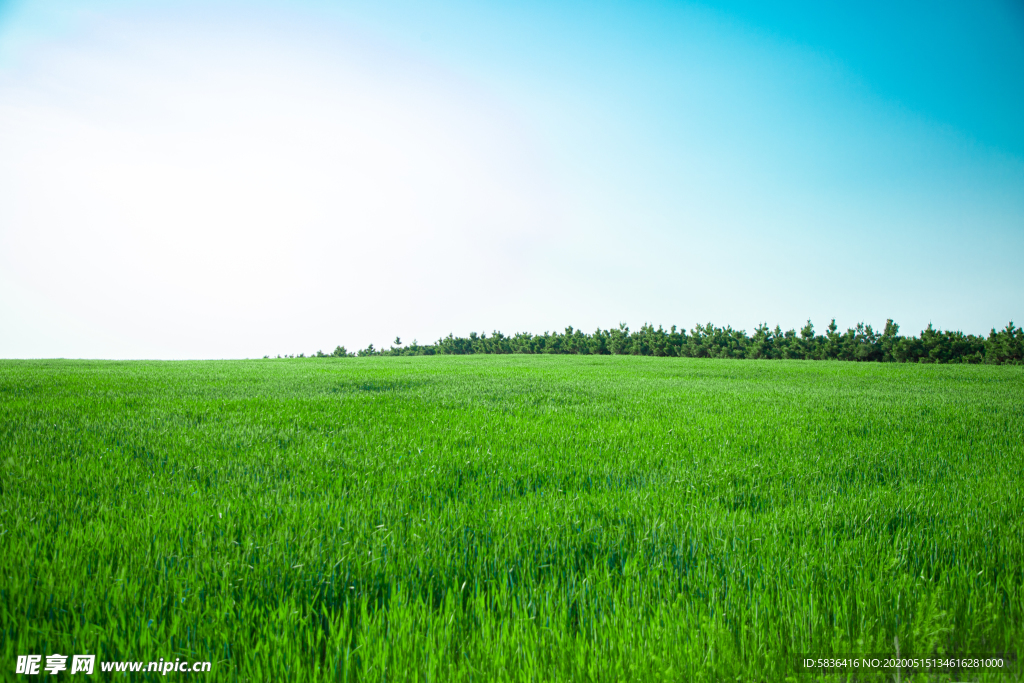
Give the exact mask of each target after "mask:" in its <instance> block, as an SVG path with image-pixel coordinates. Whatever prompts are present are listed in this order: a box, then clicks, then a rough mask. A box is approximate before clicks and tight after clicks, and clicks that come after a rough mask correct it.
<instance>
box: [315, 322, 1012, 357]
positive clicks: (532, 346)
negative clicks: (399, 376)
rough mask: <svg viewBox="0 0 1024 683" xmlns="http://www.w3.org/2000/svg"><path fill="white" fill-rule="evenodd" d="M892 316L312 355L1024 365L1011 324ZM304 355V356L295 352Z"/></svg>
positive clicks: (624, 330)
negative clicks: (918, 327)
mask: <svg viewBox="0 0 1024 683" xmlns="http://www.w3.org/2000/svg"><path fill="white" fill-rule="evenodd" d="M899 329H900V328H899V325H897V324H896V323H894V322H893V321H892V320H891V319H890V320H887V321H886V323H885V329H884V330H882V331H880V332H878V331H875V330H874V329H872V327H871V325H865V324H863V323H860V324H858V325H857V326H856V327H851V328H849V329H847V330H846V331H845V332H840V331H839V328H838V327H837V326H836V321H835V319H833V320H832V322H831V323H830V324H829V326H828V328H827V329H826V330H825V332H824V334H817V333H816V332H815V330H814V325H812V324H811V321H810V320H808V321H807V324H806V325H804V327H803V328H801V329H800V331H799V332H797V331H796V330H788V331H786V332H783V331H782V329H781V328H780V327H779V326H778V325H776V326H775V328H774V329H772V328H769V327H768V326H767V325H765V324H761V325H759V326H758V327H757V329H755V330H754V333H753V334H747V332H746V331H745V330H734V329H733V328H732V327H715V326H714V325H712V324H711V323H708V324H707V325H697V326H696V327H694V328H693V329H692V330H690V331H689V332H687V331H686V330H684V329H677V328H676V326H675V325H673V326H672V327H671V328H669V329H667V330H666V329H664V328H663V327H661V326H660V325H659V326H658V327H657V329H655V327H654V326H653V325H650V324H645V325H643V326H642V327H641V328H640V329H639V330H635V331H631V330H630V329H629V327H627V326H626V325H625V324H620V325H619V326H618V327H617V328H612V329H607V330H602V329H600V328H598V329H597V330H595V331H594V332H592V333H590V334H587V333H586V332H583V331H582V330H577V329H573V328H572V327H567V328H565V331H564V332H545V333H544V334H530V333H527V332H519V333H517V334H515V335H513V336H506V335H504V334H502V333H501V332H493V333H492V334H491V335H490V336H488V335H487V334H486V333H484V334H477V333H476V332H471V333H470V335H469V336H468V337H456V336H453V335H452V334H449V335H448V336H447V337H444V338H443V339H439V340H437V342H436V343H434V344H426V345H421V344H418V343H417V342H415V341H413V343H412V344H402V341H401V339H399V338H395V341H394V342H393V344H392V346H391V347H390V348H387V349H375V348H374V347H373V344H370V345H369V346H367V347H366V348H365V349H362V350H361V351H358V352H356V353H351V352H349V351H348V350H347V349H346V348H345V347H344V346H339V347H337V348H336V349H335V350H334V351H333V352H332V353H324V352H323V351H318V352H317V353H316V354H315V356H316V357H320V358H328V357H352V356H433V355H468V354H477V353H493V354H500V353H560V354H580V355H588V354H590V355H610V354H615V355H633V356H669V357H677V358H792V359H799V360H846V361H874V362H882V363H988V364H995V365H1004V364H1011V365H1018V364H1024V330H1022V329H1021V328H1018V327H1015V326H1014V324H1013V322H1010V323H1009V324H1008V325H1007V326H1006V327H1005V328H1004V329H1002V330H999V331H996V330H995V329H993V330H992V331H991V332H990V333H989V335H988V337H982V336H977V335H973V334H964V333H963V332H959V331H955V332H954V331H949V330H937V329H935V328H933V327H932V325H931V324H929V325H928V327H927V328H926V329H925V330H922V331H921V334H920V335H918V336H910V337H906V336H902V335H900V333H899ZM300 357H303V354H300Z"/></svg>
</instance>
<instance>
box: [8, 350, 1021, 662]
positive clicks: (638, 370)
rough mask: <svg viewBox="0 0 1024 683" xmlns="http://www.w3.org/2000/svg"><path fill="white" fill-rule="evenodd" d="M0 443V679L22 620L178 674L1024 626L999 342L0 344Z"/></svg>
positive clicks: (976, 646)
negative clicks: (957, 351) (738, 352)
mask: <svg viewBox="0 0 1024 683" xmlns="http://www.w3.org/2000/svg"><path fill="white" fill-rule="evenodd" d="M0 463H2V469H0V653H2V660H0V667H2V669H3V676H0V678H5V679H6V677H10V678H16V677H15V676H14V673H13V672H14V661H15V659H16V657H17V656H18V655H20V654H26V653H39V654H43V655H44V656H45V655H48V654H51V653H55V652H56V653H63V654H69V653H95V654H97V655H98V657H99V659H108V660H114V659H140V660H142V659H145V660H152V659H158V658H165V659H174V658H176V657H180V658H183V659H188V660H209V661H211V662H213V666H212V671H211V673H209V674H193V675H190V676H187V677H186V676H182V675H180V674H174V675H172V676H170V677H169V678H166V679H165V678H163V677H161V676H157V675H152V674H151V675H149V679H148V680H158V679H161V680H170V679H171V678H175V677H177V678H179V679H185V678H187V679H188V680H208V681H214V680H216V681H234V680H238V681H307V680H317V681H321V680H322V681H356V680H367V681H385V680H387V681H407V680H408V681H414V680H415V681H456V680H467V681H468V680H472V681H500V680H516V681H519V680H522V681H627V680H635V681H646V680H652V681H657V680H666V681H720V680H742V681H754V680H756V681H762V680H763V681H780V680H786V679H791V680H799V681H803V680H816V679H818V678H821V677H823V675H822V674H821V673H820V672H819V673H816V674H815V673H806V672H803V671H802V670H801V667H800V665H799V663H798V662H799V661H800V660H801V658H803V657H805V656H817V657H821V656H826V655H838V654H843V655H862V654H863V655H865V656H866V655H868V654H872V655H886V654H889V655H894V654H895V653H896V649H895V648H896V642H898V643H899V650H900V653H901V656H904V657H908V656H917V657H922V656H943V655H966V654H1000V655H1002V656H1004V657H1007V658H1009V659H1012V658H1015V657H1019V656H1020V655H1021V654H1024V653H1022V652H1021V650H1022V649H1024V574H1022V572H1024V497H1022V494H1021V484H1022V482H1024V367H990V366H936V365H903V364H882V363H863V364H859V363H842V362H824V361H822V362H805V361H747V360H745V361H730V360H700V359H669V358H648V357H621V356H620V357H574V356H557V357H545V356H477V357H451V356H447V357H444V356H439V357H412V358H401V357H397V358H352V359H349V358H339V359H335V358H310V359H293V360H254V361H216V362H106V361H104V362H91V361H2V362H0ZM1007 667H1008V668H1006V669H1004V670H1001V671H992V670H986V671H960V672H952V673H950V672H946V673H939V674H936V673H934V672H933V673H931V674H928V673H925V672H917V673H914V672H913V671H909V670H908V671H901V672H899V674H898V675H899V676H900V680H901V681H908V680H914V681H918V680H919V681H925V680H928V681H933V680H954V681H959V680H1021V677H1022V674H1021V671H1020V667H1010V665H1009V664H1008V665H1007ZM896 675H897V674H896V672H894V671H889V672H887V673H884V674H883V673H880V672H869V671H859V672H855V673H853V672H846V673H844V674H833V675H830V676H831V677H830V678H829V680H832V679H833V678H835V679H840V680H846V679H850V680H883V679H884V680H887V681H888V680H895V678H896ZM97 677H99V674H97ZM825 677H829V676H825ZM17 678H20V679H21V680H28V679H29V677H25V676H21V677H17ZM45 678H46V677H45V676H39V677H36V679H39V680H42V679H45ZM65 678H66V679H68V680H71V681H73V680H77V679H78V678H81V680H88V678H87V677H81V676H74V677H73V676H69V675H68V672H64V673H62V674H59V675H58V676H56V677H54V679H53V680H57V679H62V680H63V679H65ZM138 678H139V679H142V678H145V677H144V676H139V677H138ZM122 679H125V677H123V676H122V678H121V679H118V680H122Z"/></svg>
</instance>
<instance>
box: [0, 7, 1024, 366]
mask: <svg viewBox="0 0 1024 683" xmlns="http://www.w3.org/2000/svg"><path fill="white" fill-rule="evenodd" d="M535 111H536V107H535V106H534V105H533V104H530V103H528V102H526V103H520V102H519V101H517V100H515V99H514V98H513V97H511V96H509V95H508V91H502V90H501V89H500V88H496V87H488V85H487V84H486V83H484V82H482V81H480V80H479V79H476V78H475V77H474V76H473V75H472V74H471V73H470V72H469V71H460V70H458V69H454V68H450V67H449V66H447V65H446V64H444V63H443V61H441V60H437V59H432V58H430V57H429V56H425V55H423V54H419V53H417V52H416V50H415V49H412V48H406V47H396V46H395V45H393V44H389V43H388V42H387V41H386V40H379V39H376V38H374V37H373V36H372V35H369V36H368V35H367V34H365V33H362V32H360V31H358V30H356V29H354V28H353V27H352V26H349V25H345V24H343V23H334V24H327V25H324V26H319V27H317V28H316V29H315V30H314V29H313V28H312V27H311V26H303V25H302V24H297V25H295V26H278V25H274V24H273V23H272V22H269V21H267V22H261V21H259V20H253V21H251V22H249V23H243V22H232V23H231V24H230V25H225V24H224V23H221V22H216V21H208V22H203V21H194V20H192V19H190V18H189V17H183V16H174V15H170V16H160V15H157V16H152V15H125V16H121V17H118V16H113V17H107V18H101V19H94V20H91V21H89V22H85V23H84V24H83V25H82V26H81V27H78V28H76V29H75V30H73V31H70V32H68V33H67V34H64V35H62V36H60V37H56V38H53V39H49V40H41V41H38V42H37V43H36V44H34V45H32V46H31V47H29V48H26V49H25V50H24V51H23V54H21V55H19V56H18V59H17V63H16V64H14V65H13V66H12V65H10V64H8V65H6V66H5V67H4V70H3V71H0V150H2V154H0V184H2V189H0V226H2V227H0V287H2V290H3V297H2V301H0V316H2V318H3V320H4V323H3V326H2V328H0V357H57V356H59V357H95V358H168V359H173V358H223V357H258V356H262V355H264V354H271V355H275V354H279V353H280V354H286V353H299V352H304V353H307V354H308V353H311V352H313V351H315V350H317V349H323V350H324V351H330V350H331V349H333V347H334V345H336V344H344V345H346V346H348V348H349V349H350V350H355V349H356V348H361V347H363V346H365V345H366V344H367V343H374V344H376V345H378V346H382V345H386V344H388V343H390V341H391V340H392V339H393V338H394V337H395V336H396V335H401V336H402V338H403V341H404V342H406V343H408V342H410V341H411V340H412V339H413V338H414V337H416V338H418V340H419V341H420V342H421V343H427V342H432V341H434V340H435V339H437V338H438V337H440V336H443V335H445V334H447V333H448V332H455V333H456V334H468V333H469V332H470V331H472V330H475V331H485V332H490V331H491V330H492V329H495V328H497V329H500V330H502V331H504V332H506V333H513V332H516V331H531V332H535V333H536V332H543V331H545V330H548V329H560V328H561V327H563V326H565V325H570V324H571V325H575V326H578V327H582V328H584V329H586V330H587V331H590V330H592V329H593V328H594V327H595V326H598V325H600V326H602V327H608V326H614V325H616V324H617V323H619V322H620V321H625V322H628V323H630V324H631V325H632V326H633V327H634V328H635V327H639V325H640V324H641V323H642V322H645V321H650V322H653V323H655V324H665V325H666V326H667V325H669V324H680V325H683V326H686V327H690V326H692V325H693V324H695V323H698V322H705V321H708V320H710V321H712V322H715V323H716V324H720V325H726V324H731V325H733V326H734V327H746V328H747V329H748V330H749V329H751V328H752V327H753V325H754V324H756V323H757V322H760V321H762V320H764V321H766V322H768V323H769V324H771V325H774V324H775V323H781V324H783V325H784V326H785V327H799V325H800V324H801V323H802V322H803V320H804V319H805V318H806V317H808V316H810V317H813V319H814V322H815V324H816V326H817V327H818V329H819V330H820V329H822V328H824V326H825V325H826V324H827V323H828V318H829V317H833V316H835V317H837V318H839V320H838V322H839V323H840V325H842V326H846V325H852V324H854V323H856V322H858V321H860V320H865V321H866V322H869V323H874V324H876V325H878V324H880V323H881V322H883V321H884V319H885V317H886V316H889V315H891V316H894V317H896V318H897V321H898V322H900V323H901V324H902V325H903V330H904V331H905V332H910V333H916V332H917V331H918V330H919V329H920V328H921V327H923V326H924V325H925V324H927V322H928V321H929V320H934V321H935V322H936V323H937V324H939V325H940V326H944V327H962V328H968V329H966V330H965V331H971V332H985V331H986V329H987V327H985V326H987V325H997V326H1002V325H1004V324H1005V323H1006V322H1007V320H1003V319H991V320H989V319H988V318H985V319H984V320H983V321H981V322H980V324H979V321H978V318H977V316H974V315H972V314H970V313H965V314H958V313H957V311H958V310H959V311H964V312H969V311H971V310H972V300H973V299H974V298H976V296H977V291H978V290H977V289H967V290H964V289H963V287H959V286H957V284H956V282H955V280H957V279H959V278H960V277H961V276H963V273H962V272H961V273H960V274H951V275H950V276H947V279H949V277H952V279H953V280H954V282H952V283H950V282H945V283H942V282H940V283H936V284H935V285H934V286H933V287H928V286H925V284H922V283H920V282H918V283H916V284H914V283H911V282H908V280H911V279H913V278H915V277H920V276H921V275H924V274H926V273H928V271H929V269H930V268H931V267H932V266H931V265H930V264H929V263H927V262H926V261H927V260H928V259H931V264H932V265H934V266H938V267H940V268H941V267H948V266H949V265H953V266H954V267H963V266H964V263H966V264H969V267H970V268H975V269H976V272H979V273H984V272H985V267H984V264H983V263H981V261H982V260H983V258H984V254H985V251H984V250H987V251H989V252H991V251H992V250H993V249H995V250H996V251H998V248H999V244H1000V243H999V239H1000V238H998V235H997V236H996V237H993V236H991V235H989V236H987V237H986V236H982V242H983V244H982V245H981V246H982V247H983V248H984V250H981V249H975V250H973V251H972V250H971V249H970V248H967V249H965V251H964V258H965V261H964V262H963V263H959V264H958V263H952V262H950V261H949V258H950V257H949V255H948V254H946V253H944V252H943V253H939V252H936V251H935V250H934V249H933V248H932V246H930V245H929V244H915V242H916V239H917V238H916V237H915V235H893V236H892V238H891V240H890V242H889V247H890V248H892V249H894V250H895V251H896V253H900V250H901V249H902V250H904V253H909V252H910V251H911V250H915V249H917V250H920V253H921V254H922V255H923V257H924V259H925V262H921V263H918V264H915V265H914V266H913V267H910V268H908V267H906V266H905V265H903V266H901V265H893V264H891V263H890V264H886V263H885V261H886V254H885V251H884V249H882V248H880V246H878V245H876V246H874V247H872V246H871V245H863V244H858V243H857V242H856V240H844V241H841V243H839V244H836V243H828V244H826V246H825V247H822V246H821V245H820V244H818V245H817V246H815V244H814V242H815V236H814V234H813V230H811V229H810V228H807V227H806V226H802V227H799V229H796V230H794V231H792V232H786V227H785V224H786V223H787V221H791V220H793V219H794V217H796V218H801V217H802V218H803V219H805V222H807V223H814V222H815V221H821V220H822V218H821V217H822V216H825V215H828V214H829V212H830V211H832V210H833V209H831V208H830V207H828V206H825V205H826V204H827V203H828V202H827V201H826V200H825V199H822V200H821V204H822V205H820V206H818V205H815V204H814V202H813V201H807V202H803V203H801V200H800V198H799V197H798V198H797V199H794V200H793V203H794V204H799V205H800V207H799V209H791V210H788V211H785V210H781V209H780V208H779V205H777V204H772V202H771V201H768V200H765V198H764V197H761V196H759V195H757V193H756V191H754V190H751V189H750V188H749V187H748V188H745V187H743V186H742V184H741V183H742V182H743V178H742V177H739V178H737V179H736V184H735V185H730V184H722V183H720V182H719V183H718V184H715V183H712V182H711V181H708V180H707V179H706V178H705V179H703V180H702V178H701V177H700V176H699V174H697V175H694V176H693V178H692V181H693V187H692V188H691V189H690V190H689V191H687V190H686V189H681V190H679V192H680V194H681V195H682V197H683V201H680V200H679V197H671V196H670V197H666V199H665V201H664V202H663V203H661V204H653V203H651V202H641V203H640V204H642V208H640V209H638V208H637V207H638V202H636V201H632V202H631V201H628V200H622V201H616V198H615V197H616V191H615V188H616V183H615V179H614V171H613V170H612V169H607V170H606V169H603V168H593V167H591V168H587V167H586V162H587V161H588V160H589V161H594V160H599V159H602V158H605V157H601V156H600V155H595V156H594V157H593V158H592V159H587V158H585V157H583V156H579V155H578V156H577V158H575V159H570V160H569V161H567V160H566V158H567V157H573V156H574V152H575V150H573V149H568V150H566V149H560V148H559V138H558V132H557V130H555V131H554V132H553V130H552V127H551V125H550V122H546V121H543V120H540V119H539V118H538V117H535V116H534V115H533V112H535ZM567 135H568V134H567ZM594 144H595V145H598V146H599V145H600V144H601V141H600V140H594ZM715 144H716V142H715V141H710V142H709V143H708V145H709V146H710V147H714V146H715ZM694 154H695V155H696V156H700V155H704V156H705V157H710V156H713V155H714V152H713V151H708V149H695V150H694ZM577 163H578V165H575V164H577ZM702 182H703V183H704V184H703V185H702V184H701V183H702ZM693 188H696V189H693ZM732 193H735V194H736V197H735V198H731V196H732ZM805 193H806V191H805ZM806 194H807V195H810V194H813V193H806ZM800 196H804V195H800ZM846 208H847V209H849V207H846ZM911 208H912V207H911ZM1011 208H1013V207H1012V203H1011ZM879 210H883V211H884V210H889V211H893V212H894V213H895V215H897V219H902V218H904V217H905V216H906V214H907V212H908V211H910V209H908V208H907V207H906V206H888V207H881V208H880V209H879ZM1002 210H1003V209H1002V208H998V210H993V215H995V214H998V213H999V211H1002ZM858 212H859V213H858ZM900 212H903V213H902V215H901V214H900ZM873 218H875V216H873V215H872V214H871V213H870V211H868V210H867V209H865V208H864V207H863V205H857V207H856V208H855V210H853V211H847V215H846V216H844V217H842V218H840V219H839V220H837V221H833V223H834V226H833V227H830V228H829V229H830V230H843V229H854V228H852V224H854V223H856V222H858V221H866V222H870V221H871V220H872V219H873ZM926 218H927V219H928V220H930V219H932V218H933V216H931V215H929V216H927V217H926ZM1013 219H1014V216H1013V215H1011V216H1010V218H1009V219H1008V220H1011V221H1012V220H1013ZM915 220H916V219H915ZM1003 220H1007V219H1003ZM670 225H676V226H678V227H679V229H678V230H676V231H675V232H673V231H672V230H669V229H667V228H666V227H665V226H670ZM877 230H880V232H874V233H870V234H869V235H868V237H869V238H871V239H878V237H879V235H880V234H884V232H885V229H884V228H880V229H877ZM941 230H942V226H940V227H939V231H938V233H937V234H940V236H941V234H942V233H941ZM986 240H987V241H986ZM1018 241H1019V240H1018ZM1006 247H1007V245H1004V253H1003V254H1002V255H1001V257H1000V258H1003V259H1004V260H1005V259H1006V258H1009V257H1008V256H1007V254H1006V253H1005V251H1006ZM1018 248H1019V245H1018V244H1017V243H1016V242H1012V243H1010V244H1009V245H1008V249H1009V251H1010V252H1011V256H1012V252H1013V251H1014V250H1015V249H1018ZM872 256H876V257H877V259H878V261H880V263H875V264H873V265H872V264H869V263H867V259H870V258H871V257H872ZM824 258H831V259H833V260H832V261H831V263H826V262H822V259H824ZM970 264H973V265H970ZM833 268H834V269H833ZM886 273H892V274H893V275H895V276H896V277H898V278H899V279H900V280H901V286H902V290H899V289H897V290H896V291H894V290H893V288H892V283H887V282H885V281H884V280H883V277H884V275H885V274H886ZM990 276H991V277H992V278H993V279H992V281H991V283H990V286H993V287H995V288H996V289H999V288H1001V287H1005V284H1003V283H1005V282H1006V280H1005V278H1006V277H1008V276H1007V274H1006V273H1005V272H1004V273H1002V274H996V273H992V274H990ZM999 278H1004V279H999ZM936 292H937V294H936ZM940 300H942V301H943V304H942V306H938V305H937V303H938V302H939V301H940ZM975 308H976V307H975ZM1003 308H1004V309H1005V308H1006V307H1005V306H1003ZM993 310H996V311H998V310H1000V309H999V308H998V307H996V308H994V309H993V308H992V307H989V308H988V309H985V310H984V311H983V313H984V314H985V315H988V314H989V313H990V312H991V311H993ZM1010 313H1011V314H1012V311H1010ZM901 314H902V316H903V317H902V318H901V317H900V316H901ZM943 316H945V319H943ZM989 317H990V316H989Z"/></svg>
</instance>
